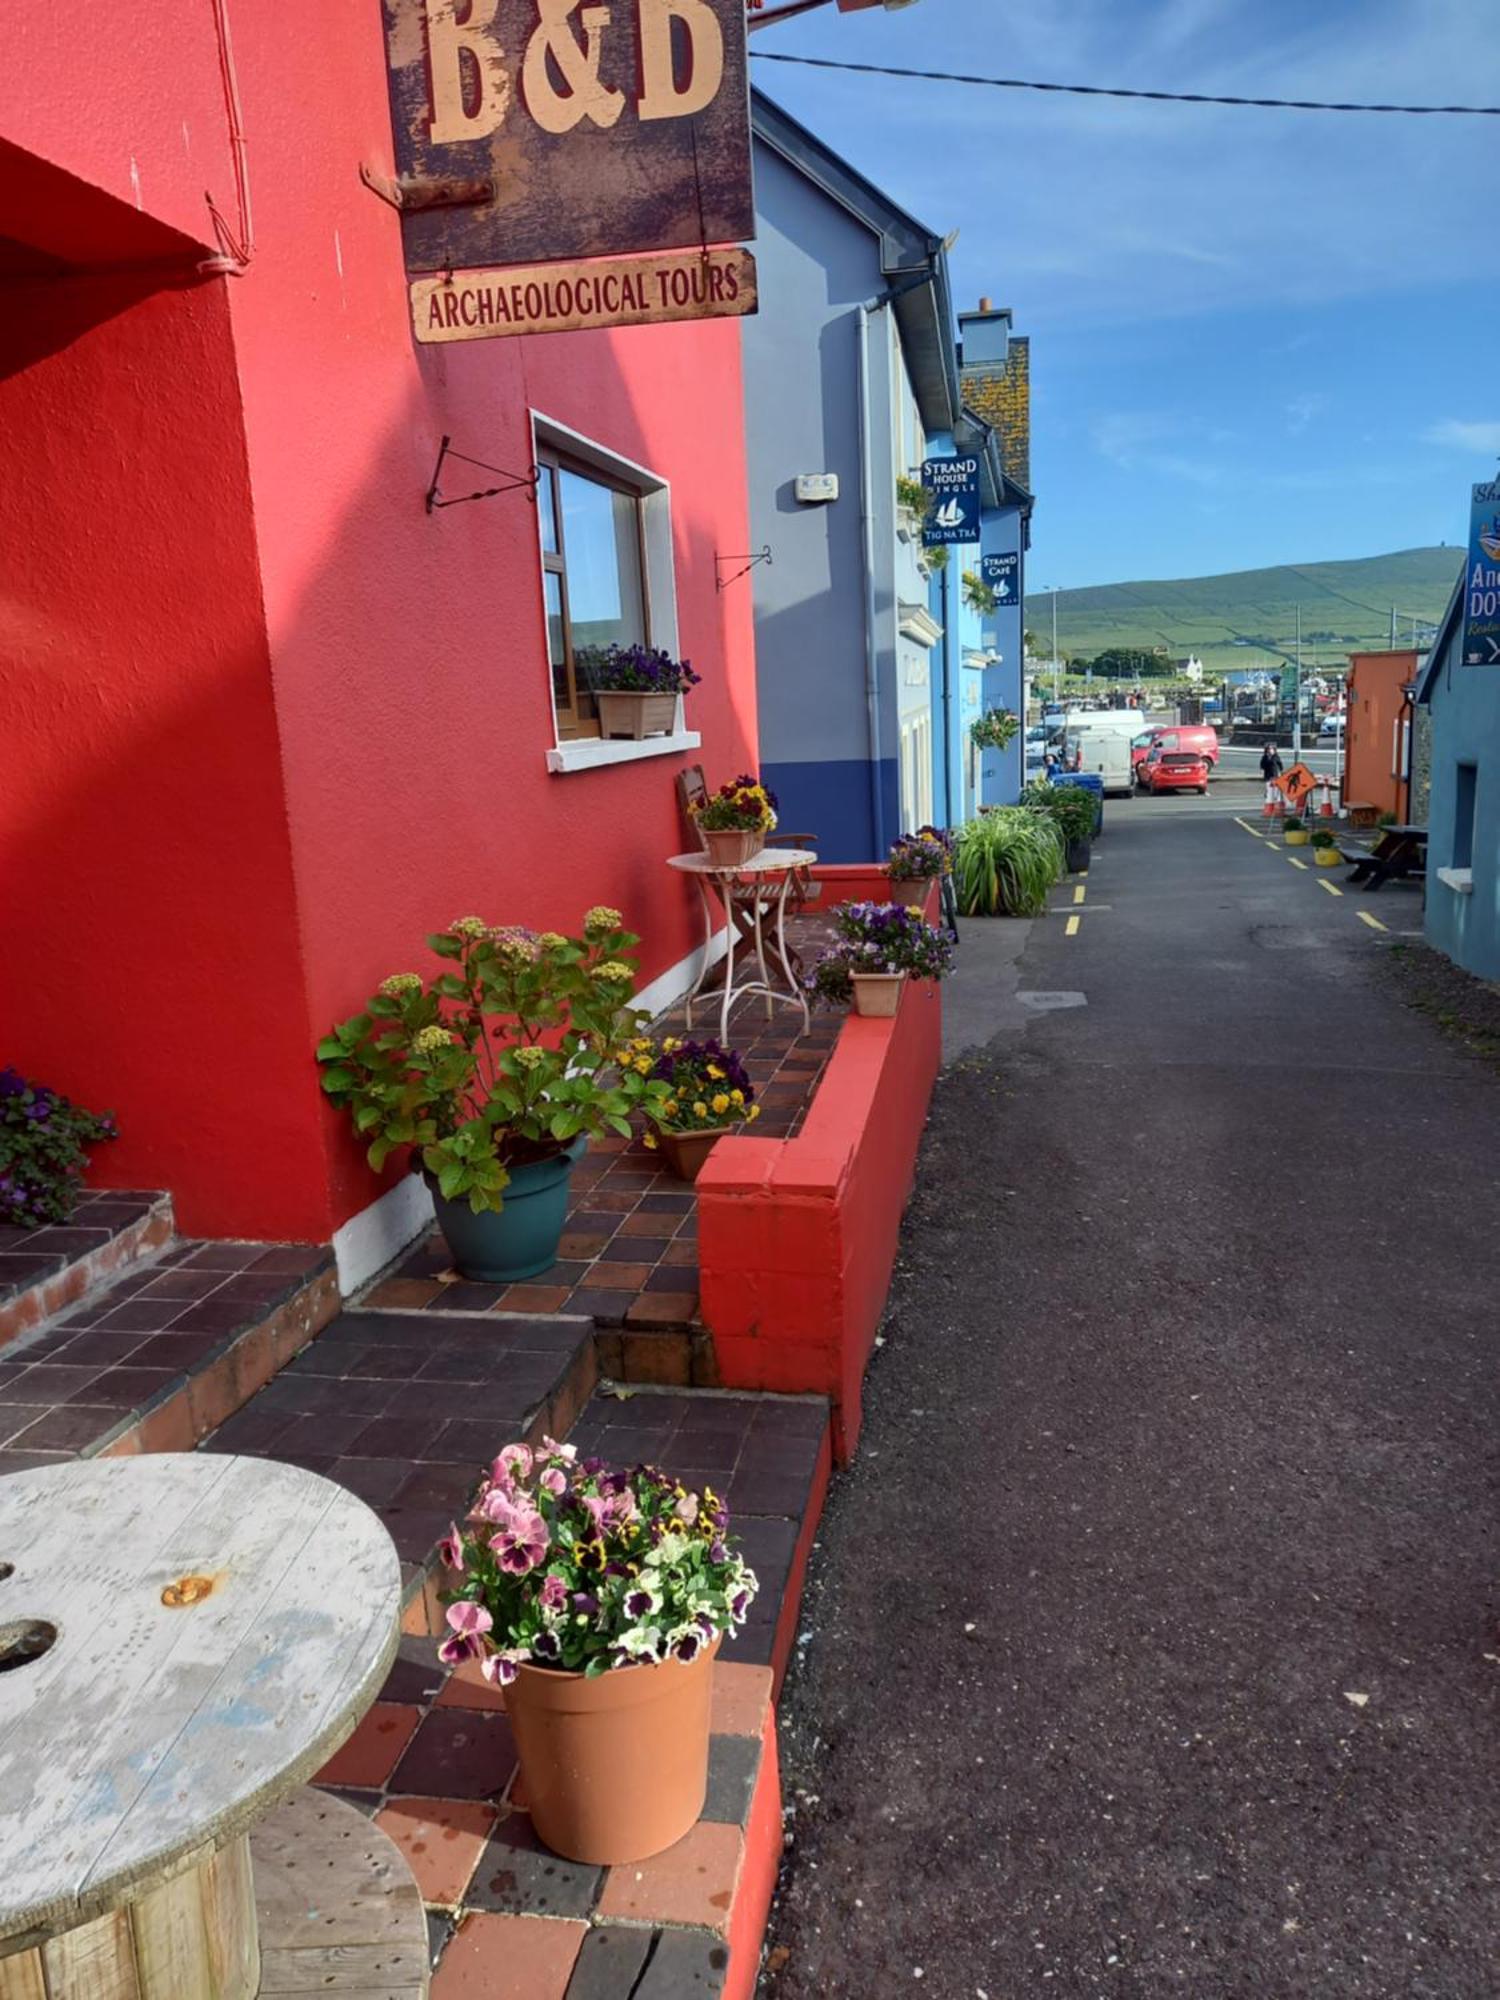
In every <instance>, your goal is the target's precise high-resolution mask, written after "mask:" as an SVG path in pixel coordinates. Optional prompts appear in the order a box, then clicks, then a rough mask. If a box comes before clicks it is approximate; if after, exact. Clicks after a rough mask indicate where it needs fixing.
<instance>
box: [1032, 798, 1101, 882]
mask: <svg viewBox="0 0 1500 2000" xmlns="http://www.w3.org/2000/svg"><path fill="white" fill-rule="evenodd" d="M1021 803H1022V804H1023V805H1025V806H1029V807H1030V808H1031V810H1032V811H1033V812H1041V813H1045V814H1047V816H1048V817H1049V818H1050V819H1051V820H1052V821H1053V823H1054V825H1055V826H1056V827H1057V831H1058V835H1059V838H1060V839H1061V841H1062V844H1063V859H1064V865H1065V866H1066V867H1067V869H1068V871H1069V873H1070V874H1074V875H1077V874H1081V873H1082V871H1083V870H1084V869H1086V868H1087V867H1088V865H1089V862H1090V861H1091V860H1092V858H1093V851H1094V850H1093V837H1094V821H1095V818H1096V817H1097V814H1098V810H1099V808H1098V805H1097V803H1096V801H1095V798H1094V795H1093V793H1092V792H1091V791H1088V790H1086V789H1085V787H1084V786H1082V785H1053V784H1039V785H1028V786H1027V787H1026V789H1025V791H1024V792H1022V794H1021Z"/></svg>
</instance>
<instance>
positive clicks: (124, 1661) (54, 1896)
mask: <svg viewBox="0 0 1500 2000" xmlns="http://www.w3.org/2000/svg"><path fill="white" fill-rule="evenodd" d="M400 1594H401V1585H400V1568H399V1565H398V1563H397V1560H396V1552H395V1549H394V1547H393V1546H392V1543H391V1539H390V1536H389V1535H388V1534H387V1533H386V1530H385V1528H384V1527H383V1526H382V1524H381V1523H380V1521H379V1520H378V1519H377V1517H376V1516H375V1515H374V1513H372V1512H371V1510H370V1509H369V1508H368V1507H366V1506H365V1504H364V1502H363V1501H361V1500H358V1499H356V1498H355V1496H354V1495H353V1494H352V1493H348V1492H346V1491H345V1490H344V1489H343V1488H342V1487H340V1486H335V1485H334V1484H333V1483H332V1482H331V1481H329V1480H326V1479H320V1478H318V1477H317V1476H316V1475H315V1474H313V1473H310V1472H305V1471H303V1470H301V1469H300V1468H298V1467H296V1466H290V1465H278V1464H276V1463H274V1462H273V1461H269V1460H265V1459H252V1458H233V1457H215V1456H211V1455H207V1454H204V1455H199V1454H195V1453H162V1454H159V1455H151V1456H146V1457H137V1458H117V1459H101V1458H96V1459H81V1460H78V1461H75V1462H74V1463H72V1464H69V1465H58V1466H49V1467H47V1468H45V1469H43V1470H37V1471H32V1472H21V1473H15V1474H13V1475H11V1476H10V1477H8V1478H5V1479H0V1996H3V2000H10V1996H12V1995H15V1996H31V1995H42V1994H45V1995H47V1996H49V2000H51V1996H58V2000H65V1996H67V1995H69V1994H74V1995H87V1996H88V2000H96V1996H97V2000H168V1996H170V2000H251V1996H253V1995H255V1994H257V1993H260V1994H265V1995H269V1994H272V1993H281V1992H285V1991H289V1990H296V1991H301V1990H303V1989H302V1987H301V1986H299V1985H295V1984H291V1985H289V1983H288V1982H289V1980H294V1979H301V1978H304V1977H306V1976H307V1973H308V1968H309V1965H310V1964H312V1963H314V1962H315V1960H309V1959H308V1958H307V1957H306V1956H305V1955H304V1956H301V1957H300V1958H299V1957H298V1947H308V1946H311V1947H313V1948H314V1950H315V1952H316V1953H321V1956H322V1959H323V1970H322V1971H321V1972H320V1973H318V1974H317V1976H316V1980H315V1983H325V1982H326V1980H327V1978H328V1969H327V1968H328V1965H329V1964H330V1963H331V1962H332V1960H333V1959H334V1958H336V1957H342V1958H344V1959H346V1960H348V1959H350V1958H351V1957H352V1959H353V1960H354V1961H355V1962H354V1963H352V1964H350V1963H346V1964H345V1967H344V1972H345V1976H344V1977H342V1978H341V1979H339V1980H338V1981H337V1982H336V1983H338V1984H339V1986H340V1990H341V1991H345V1992H352V1991H355V1990H368V1991H370V1992H373V1991H375V1990H377V1988H378V1990H379V1991H381V1992H382V1993H396V1992H399V1993H402V1994H406V1993H408V1992H410V1993H412V1994H417V1993H420V1992H425V1990H426V1984H427V1975H426V1966H425V1963H423V1962H421V1960H420V1959H419V1960H418V1962H417V1963H416V1964H411V1963H410V1962H409V1951H408V1950H407V1949H406V1947H405V1945H404V1944H403V1941H402V1938H401V1937H400V1936H398V1935H397V1934H396V1933H398V1932H400V1930H401V1925H402V1922H404V1917H403V1916H401V1915H400V1914H399V1913H397V1912H396V1911H395V1910H394V1908H393V1902H392V1899H393V1898H399V1897H400V1895H401V1893H402V1891H403V1886H404V1885H403V1882H402V1880H401V1876H402V1874H405V1877H406V1885H409V1887H410V1893H411V1897H412V1898H413V1899H415V1898H416V1891H415V1885H414V1884H411V1883H410V1877H409V1872H408V1871H405V1870H404V1869H402V1867H401V1864H400V1863H399V1859H398V1858H396V1859H395V1866H394V1867H393V1865H392V1863H393V1853H386V1852H385V1849H386V1848H388V1847H389V1843H388V1842H386V1841H385V1839H384V1836H383V1835H381V1834H380V1832H379V1829H376V1828H371V1827H369V1826H368V1823H366V1822H360V1821H356V1822H355V1824H354V1826H353V1828H352V1829H351V1827H350V1825H349V1824H348V1821H347V1818H346V1815H347V1814H348V1811H349V1809H348V1808H347V1807H346V1806H345V1805H344V1804H343V1802H341V1801H339V1800H337V1799H333V1798H328V1797H325V1796H323V1795H320V1794H318V1793H316V1792H311V1791H306V1792H302V1791H299V1788H300V1787H302V1786H303V1784H304V1782H305V1781H306V1780H307V1779H308V1778H310V1777H311V1776H312V1775H313V1773H314V1772H315V1771H317V1770H318V1769H319V1768H320V1767H321V1766H322V1765H323V1764H324V1763H325V1762H326V1761H327V1759H328V1757H329V1756H330V1755H331V1754H332V1753H333V1751H334V1750H335V1749H337V1747H338V1746H339V1744H340V1743H342V1742H343V1741H344V1739H345V1738H346V1737H347V1736H348V1735H349V1733H350V1731H351V1730H352V1729H353V1727H354V1725H355V1723H356V1722H357V1721H358V1720H359V1718H360V1716H361V1715H362V1714H363V1713H364V1711H365V1710H366V1708H368V1706H369V1704H370V1702H371V1701H372V1699H373V1698H374V1696H375V1695H376V1694H377V1693H378V1692H379V1689H380V1685H381V1682H382V1680H383V1679H384V1677H385V1674H386V1672H387V1669H388V1667H389V1664H390V1661H391V1658H392V1656H393V1654H394V1652H395V1649H396V1644H397V1639H398V1630H399V1620H400ZM294 1793H296V1794H298V1797H297V1799H295V1800H293V1799H291V1795H292V1794H294ZM284 1801H287V1802H288V1803H286V1804H283V1802H284ZM273 1808H278V1810H276V1811H272V1809H273ZM268 1815H269V1817H268ZM273 1823H274V1824H276V1825H277V1826H278V1827H279V1829H280V1831H279V1835H278V1838H277V1840H276V1841H275V1842H273V1843H272V1846H271V1848H270V1849H269V1850H268V1851H266V1852H263V1851H262V1847H261V1841H260V1838H259V1836H257V1838H256V1843H255V1848H254V1854H253V1856H252V1845H251V1842H252V1832H253V1830H255V1829H257V1828H259V1829H261V1830H264V1829H265V1828H267V1827H269V1826H271V1825H272V1824H273ZM304 1841H311V1842H312V1843H313V1847H312V1849H310V1850H309V1849H307V1848H305V1847H299V1845H298V1843H299V1842H304ZM319 1842H321V1843H322V1846H321V1847H319V1846H318V1843H319ZM335 1855H337V1857H338V1859H335V1858H333V1857H334V1856H335ZM351 1859H353V1860H354V1861H355V1862H356V1867H357V1870H358V1869H364V1870H365V1873H364V1875H362V1876H361V1878H360V1879H361V1880H365V1881H366V1883H367V1887H368V1888H370V1889H371V1890H373V1891H374V1892H375V1893H374V1894H373V1895H371V1896H370V1898H369V1899H368V1900H369V1901H374V1900H376V1899H377V1898H378V1899H379V1900H380V1901H381V1904H382V1907H381V1911H380V1915H379V1918H378V1920H377V1922H376V1924H375V1927H374V1929H373V1930H370V1921H371V1920H370V1917H369V1915H368V1914H364V1915H361V1913H360V1911H359V1910H357V1909H355V1910H351V1909H350V1907H349V1906H348V1903H349V1902H352V1903H353V1904H358V1903H359V1902H360V1895H359V1893H357V1892H349V1897H348V1902H346V1904H345V1907H343V1908H342V1909H341V1908H340V1907H339V1903H340V1894H341V1888H343V1889H347V1881H348V1876H349V1863H350V1861H351ZM257 1867H259V1868H260V1869H261V1870H262V1871H263V1873H264V1874H265V1876H266V1880H265V1884H264V1892H265V1893H264V1894H263V1895H262V1896H261V1897H260V1898H259V1900H260V1901H261V1902H262V1904H263V1905H264V1904H266V1903H267V1901H268V1900H269V1904H270V1906H271V1910H272V1912H273V1914H272V1915H270V1916H268V1915H267V1914H266V1911H265V1909H264V1908H263V1910H262V1913H261V1915H260V1916H259V1917H258V1916H257V1907H256V1906H257V1900H258V1899H257V1893H256V1891H257V1883H256V1880H255V1870H256V1868H257ZM314 1869H315V1870H316V1873H317V1876H318V1883H317V1886H316V1888H315V1889H314V1887H313V1885H312V1882H311V1879H310V1878H311V1874H312V1872H313V1870H314ZM287 1885H290V1886H291V1887H292V1889H293V1892H294V1901H295V1898H296V1895H297V1893H299V1885H300V1895H301V1897H302V1900H303V1903H304V1905H305V1903H306V1900H307V1898H308V1897H309V1896H311V1897H313V1898H314V1899H315V1900H316V1901H317V1902H319V1903H320V1904H321V1908H320V1909H318V1910H317V1911H307V1910H305V1908H304V1911H303V1913H302V1915H301V1916H300V1917H299V1916H298V1915H297V1913H296V1911H295V1909H294V1908H293V1907H292V1905H288V1904H287ZM278 1904H280V1905H285V1906H286V1907H285V1908H283V1909H282V1910H281V1914H280V1916H279V1917H278V1916H276V1915H275V1914H274V1913H275V1911H276V1908H277V1906H278ZM414 1907H415V1911H416V1915H417V1917H418V1919H420V1902H419V1900H417V1901H415V1902H414ZM283 1919H288V1920H291V1928H292V1931H293V1932H294V1933H295V1932H296V1931H297V1930H298V1928H299V1925H300V1928H301V1931H302V1932H304V1933H306V1932H308V1931H309V1930H311V1931H312V1932H313V1933H314V1935H313V1936H311V1937H309V1936H306V1935H303V1936H301V1937H298V1936H295V1935H285V1934H278V1935H276V1936H274V1937H273V1936H271V1935H268V1932H269V1931H272V1930H274V1929H275V1928H276V1925H277V1924H278V1923H282V1920H283ZM360 1923H363V1924H364V1925H365V1927H366V1930H367V1931H369V1937H370V1938H374V1937H379V1938H380V1939H381V1940H382V1942H383V1946H384V1951H383V1965H382V1966H381V1969H380V1976H379V1977H378V1978H377V1977H375V1976H371V1977H370V1978H369V1981H368V1985H367V1986H366V1985H365V1982H364V1981H363V1980H362V1979H361V1977H360V1973H361V1970H362V1965H363V1961H362V1960H361V1940H360V1939H359V1938H354V1937H351V1936H348V1935H347V1932H348V1928H349V1925H350V1924H356V1925H357V1924H360ZM393 1926H394V1929H393ZM284 1931H285V1925H284V1924H283V1933H284ZM363 1935H364V1934H363V1933H362V1936H363ZM365 1941H366V1942H368V1941H369V1939H368V1938H367V1939H366V1940H365ZM282 1947H285V1948H282ZM335 1947H341V1948H342V1949H341V1950H339V1951H335V1949H334V1948H335ZM416 1949H417V1950H418V1952H420V1950H421V1946H420V1943H419V1944H418V1945H417V1947H416ZM381 1956H382V1954H381V1952H378V1951H377V1952H376V1953H374V1955H373V1956H371V1957H370V1959H369V1966H370V1971H371V1973H372V1975H373V1974H374V1973H375V1970H376V1965H377V1961H378V1960H380V1958H381ZM293 1959H297V1961H298V1962H297V1965H296V1966H295V1968H293V1967H292V1965H291V1963H290V1961H291V1960H293ZM350 1974H352V1975H353V1976H352V1977H350V1976H349V1975H350Z"/></svg>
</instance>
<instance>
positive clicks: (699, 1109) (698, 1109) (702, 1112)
mask: <svg viewBox="0 0 1500 2000" xmlns="http://www.w3.org/2000/svg"><path fill="white" fill-rule="evenodd" d="M693 1116H694V1117H695V1118H706V1117H707V1116H708V1106H707V1105H706V1104H705V1103H704V1102H703V1099H702V1098H701V1097H700V1098H699V1099H698V1102H697V1103H696V1104H695V1105H694V1106H693Z"/></svg>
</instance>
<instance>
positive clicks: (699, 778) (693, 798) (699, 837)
mask: <svg viewBox="0 0 1500 2000" xmlns="http://www.w3.org/2000/svg"><path fill="white" fill-rule="evenodd" d="M707 797H708V786H707V784H706V782H705V781H704V777H703V766H702V765H701V764H689V765H687V766H686V768H685V769H683V770H681V771H679V772H678V773H677V806H678V810H679V811H680V812H681V814H682V817H683V821H684V823H685V824H686V825H687V827H688V828H689V829H690V830H691V832H692V836H693V839H694V841H695V842H696V844H697V845H698V846H699V847H701V848H703V849H704V850H705V851H706V850H707V847H708V842H707V841H706V840H705V839H704V838H703V829H702V827H701V826H699V824H698V816H697V813H696V811H695V808H696V807H698V806H701V805H702V804H703V803H704V801H705V800H706V799H707Z"/></svg>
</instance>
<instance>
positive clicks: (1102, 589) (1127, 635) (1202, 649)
mask: <svg viewBox="0 0 1500 2000" xmlns="http://www.w3.org/2000/svg"><path fill="white" fill-rule="evenodd" d="M1462 560H1463V551H1462V550H1461V549H1457V548H1444V549H1401V550H1398V551H1397V552H1396V554H1394V555H1388V556H1366V557H1364V558H1363V559H1362V560H1360V561H1358V562H1327V563H1288V564H1284V565H1282V566H1281V567H1280V568H1277V569H1246V570H1234V571H1231V572H1230V573H1229V574H1228V575H1227V576H1197V577H1185V578H1181V579H1178V580H1175V581H1169V582H1160V583H1105V584H1096V585H1094V586H1092V587H1091V588H1089V589H1086V590H1063V591H1059V592H1058V597H1057V643H1058V648H1059V651H1061V652H1062V653H1063V654H1065V655H1067V656H1069V657H1081V656H1083V655H1088V656H1089V657H1092V656H1093V655H1094V654H1096V653H1098V652H1101V651H1102V650H1103V649H1104V648H1105V647H1107V646H1133V647H1141V648H1144V649H1145V650H1147V651H1155V652H1161V653H1165V654H1166V655H1168V656H1169V657H1171V658H1185V657H1186V656H1187V655H1188V654H1190V653H1195V654H1196V655H1197V656H1198V658H1199V659H1201V660H1202V661H1203V663H1204V665H1205V666H1206V667H1209V668H1211V669H1214V670H1217V671H1223V670H1224V669H1225V668H1228V667H1253V666H1270V665H1274V664H1275V663H1276V662H1278V661H1279V660H1280V659H1282V658H1283V657H1291V656H1292V654H1293V651H1294V648H1295V646H1296V633H1297V608H1298V606H1299V605H1300V606H1301V609H1302V657H1303V660H1304V662H1305V663H1306V664H1308V665H1318V664H1326V665H1329V666H1332V665H1335V664H1337V665H1342V664H1343V663H1344V656H1345V655H1346V654H1347V653H1350V652H1357V651H1361V650H1373V649H1376V648H1379V647H1384V646H1386V645H1388V644H1389V643H1390V631H1391V607H1392V606H1393V605H1394V606H1395V609H1396V613H1397V626H1396V629H1397V643H1398V644H1409V643H1410V638H1409V634H1410V633H1411V630H1412V620H1413V618H1415V619H1417V620H1419V621H1426V622H1427V623H1428V624H1436V623H1437V621H1438V619H1439V618H1441V616H1442V614H1443V609H1444V606H1445V605H1446V604H1447V601H1448V595H1449V592H1450V591H1451V590H1452V588H1453V583H1454V579H1455V578H1456V577H1457V575H1458V572H1459V567H1460V564H1461V563H1462ZM1051 609H1052V600H1051V598H1050V596H1048V595H1040V596H1033V597H1032V598H1031V601H1030V604H1029V606H1028V610H1029V614H1030V615H1029V618H1028V623H1029V624H1030V626H1031V628H1032V631H1033V633H1034V634H1035V637H1036V642H1037V644H1038V646H1039V647H1041V648H1045V647H1046V646H1047V644H1048V642H1049V641H1050V639H1051ZM1418 637H1419V641H1420V638H1421V633H1420V631H1419V634H1418Z"/></svg>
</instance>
